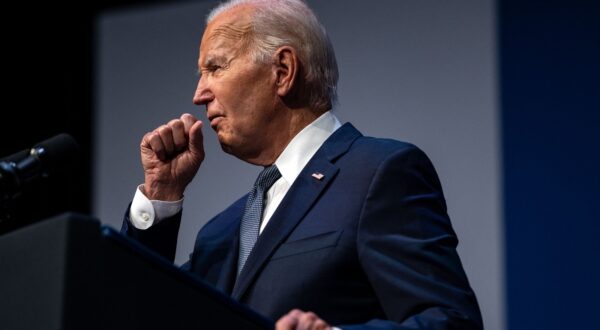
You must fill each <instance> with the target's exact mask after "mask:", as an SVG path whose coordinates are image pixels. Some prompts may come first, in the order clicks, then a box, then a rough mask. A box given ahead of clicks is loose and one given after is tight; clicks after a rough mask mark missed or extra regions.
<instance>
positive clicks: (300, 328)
mask: <svg viewBox="0 0 600 330" xmlns="http://www.w3.org/2000/svg"><path fill="white" fill-rule="evenodd" d="M317 319H318V318H317V315H316V314H315V313H313V312H307V313H302V315H300V316H299V317H298V325H297V326H296V329H297V330H311V329H313V324H314V323H315V321H317Z"/></svg>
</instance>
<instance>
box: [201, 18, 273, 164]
mask: <svg viewBox="0 0 600 330" xmlns="http://www.w3.org/2000/svg"><path fill="white" fill-rule="evenodd" d="M245 19H248V18H247V12H246V11H245V9H244V8H236V9H233V10H230V11H228V12H224V13H222V14H220V15H219V16H217V17H216V18H215V19H214V20H213V21H212V22H211V23H210V24H209V25H208V26H207V28H206V30H205V32H204V35H203V37H202V43H201V46H200V57H199V60H198V65H199V69H200V72H201V78H200V81H199V82H198V87H197V89H196V93H195V95H194V103H195V104H197V105H202V104H204V105H206V111H207V117H208V119H209V121H210V126H211V127H212V128H213V129H214V130H215V132H216V133H217V137H218V139H219V142H220V143H221V146H222V148H223V150H225V151H226V152H228V153H231V154H233V155H234V156H236V157H238V158H241V159H243V160H246V161H251V160H252V159H254V158H256V156H257V154H259V153H260V152H261V151H262V150H261V149H262V148H264V146H265V144H268V143H269V139H270V138H272V136H273V135H272V134H273V133H275V131H274V127H273V124H272V122H273V117H274V116H275V114H276V111H275V110H276V105H277V97H276V96H277V94H276V84H275V81H276V77H275V75H274V73H273V70H272V66H271V65H269V64H264V63H256V62H255V61H254V60H253V59H252V58H251V56H250V55H249V54H248V53H249V52H248V51H247V50H244V49H243V47H242V46H243V42H242V41H241V40H240V39H239V38H238V37H236V36H235V35H234V34H235V30H236V29H239V27H240V26H243V25H244V23H243V22H244V20H245Z"/></svg>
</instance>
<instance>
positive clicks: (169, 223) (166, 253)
mask: <svg viewBox="0 0 600 330" xmlns="http://www.w3.org/2000/svg"><path fill="white" fill-rule="evenodd" d="M181 213H182V212H181V211H179V212H178V213H177V214H175V215H174V216H172V217H170V218H166V219H163V220H162V221H160V222H159V223H157V224H155V225H153V226H151V227H150V228H148V229H145V230H141V229H137V228H135V227H134V226H133V224H132V223H131V220H130V219H129V207H128V208H127V211H126V212H125V216H124V218H123V225H122V227H121V233H122V234H124V235H126V236H128V237H131V238H133V239H134V240H136V241H138V242H140V243H142V244H143V245H145V246H146V247H147V248H149V249H150V250H152V251H154V252H156V253H158V254H159V255H161V256H163V257H164V258H167V259H168V260H170V261H171V262H173V261H174V260H175V251H176V249H177V236H178V234H179V225H180V224H181ZM184 268H185V267H184Z"/></svg>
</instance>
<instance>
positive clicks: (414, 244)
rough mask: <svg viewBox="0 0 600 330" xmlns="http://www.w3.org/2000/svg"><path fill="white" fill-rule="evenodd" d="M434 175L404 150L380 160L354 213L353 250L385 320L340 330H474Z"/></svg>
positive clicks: (474, 311) (472, 301)
mask: <svg viewBox="0 0 600 330" xmlns="http://www.w3.org/2000/svg"><path fill="white" fill-rule="evenodd" d="M457 244H458V241H457V238H456V235H455V233H454V231H453V229H452V226H451V224H450V220H449V218H448V216H447V213H446V205H445V201H444V197H443V194H442V190H441V185H440V183H439V180H438V177H437V175H436V173H435V170H434V168H433V166H432V164H431V163H430V161H429V159H428V158H427V156H425V154H424V153H423V152H422V151H420V150H419V149H417V148H416V147H411V148H409V149H408V150H407V149H402V150H400V151H397V152H395V153H393V154H392V155H390V156H389V157H388V158H387V159H386V160H384V161H383V162H382V163H381V164H380V166H379V168H378V169H377V171H376V174H375V176H374V177H373V181H372V182H371V186H370V188H369V192H368V194H367V196H366V199H365V201H364V205H363V208H362V212H361V216H360V222H359V230H358V237H357V245H358V246H357V250H358V254H359V258H360V263H361V265H362V268H363V269H364V270H365V272H366V274H367V277H368V278H369V281H370V283H371V285H372V286H373V289H374V291H375V294H376V295H377V296H378V298H379V301H380V302H381V305H382V308H383V310H384V312H385V314H386V316H387V318H388V320H372V321H371V322H369V323H367V324H364V325H360V326H345V327H343V328H344V329H359V328H360V329H380V328H387V329H463V330H464V329H482V328H483V326H482V321H481V315H480V311H479V308H478V305H477V301H476V298H475V295H474V293H473V291H472V289H471V288H470V286H469V283H468V280H467V277H466V275H465V273H464V270H463V268H462V265H461V262H460V260H459V257H458V254H457V252H456V246H457Z"/></svg>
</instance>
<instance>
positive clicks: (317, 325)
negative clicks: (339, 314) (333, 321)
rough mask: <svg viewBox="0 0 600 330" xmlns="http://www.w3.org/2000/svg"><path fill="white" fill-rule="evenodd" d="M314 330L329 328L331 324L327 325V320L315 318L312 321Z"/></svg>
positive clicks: (327, 329) (326, 329) (328, 329)
mask: <svg viewBox="0 0 600 330" xmlns="http://www.w3.org/2000/svg"><path fill="white" fill-rule="evenodd" d="M312 328H313V329H314V330H330V329H331V326H329V324H327V322H325V321H323V320H321V319H317V320H316V321H315V323H313V327H312Z"/></svg>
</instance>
